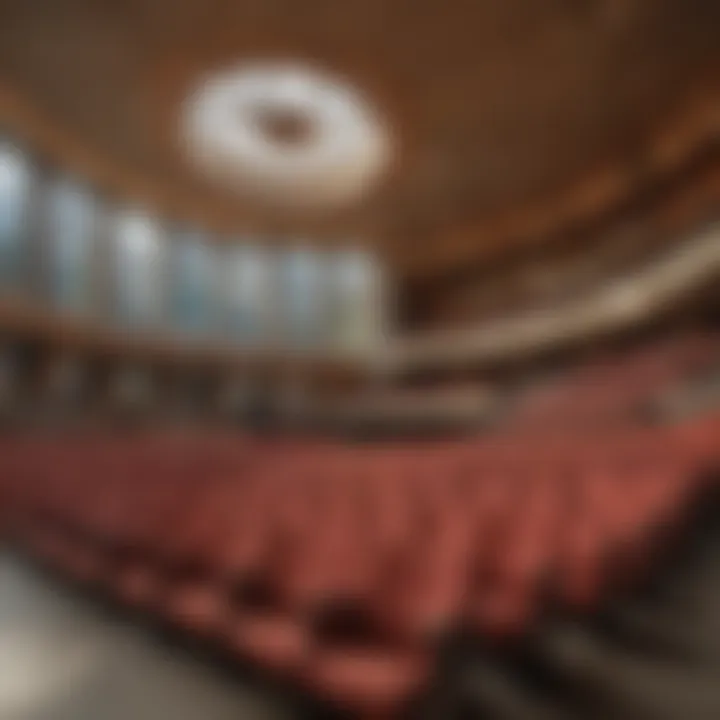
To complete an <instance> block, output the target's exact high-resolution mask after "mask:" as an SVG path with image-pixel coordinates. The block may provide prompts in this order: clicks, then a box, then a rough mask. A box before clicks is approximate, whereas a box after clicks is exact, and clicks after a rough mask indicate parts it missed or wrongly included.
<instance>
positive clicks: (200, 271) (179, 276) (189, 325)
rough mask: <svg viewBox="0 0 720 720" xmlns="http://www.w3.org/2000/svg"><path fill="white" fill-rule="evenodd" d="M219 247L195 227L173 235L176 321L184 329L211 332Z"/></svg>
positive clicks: (184, 330)
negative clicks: (195, 230)
mask: <svg viewBox="0 0 720 720" xmlns="http://www.w3.org/2000/svg"><path fill="white" fill-rule="evenodd" d="M216 260H217V248H216V247H214V246H212V245H210V244H208V243H207V242H206V241H205V238H203V236H202V235H201V234H200V233H198V232H192V231H182V232H180V233H178V234H177V235H176V236H175V237H174V238H173V244H172V265H171V270H170V287H171V295H170V297H171V312H172V319H173V324H174V326H175V327H176V328H178V329H179V330H181V331H183V332H190V333H193V334H197V333H202V334H206V333H208V332H209V331H210V330H211V329H212V327H213V325H214V310H215V308H216V301H215V298H214V292H215V280H216V277H215V276H216V274H217V271H218V264H219V263H218V262H217V261H216Z"/></svg>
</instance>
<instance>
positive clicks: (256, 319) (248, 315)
mask: <svg viewBox="0 0 720 720" xmlns="http://www.w3.org/2000/svg"><path fill="white" fill-rule="evenodd" d="M272 261H273V256H272V254H270V253H268V252H266V251H264V250H261V249H260V248H257V247H254V246H251V245H243V246H239V247H230V248H226V249H224V250H223V253H222V258H221V262H222V266H221V281H222V299H223V326H224V327H225V330H226V333H227V337H228V338H229V339H232V340H233V341H234V342H239V343H241V344H246V345H257V344H261V343H263V342H265V341H266V340H267V338H268V336H269V334H270V323H271V314H272V313H271V302H272V272H273V268H272Z"/></svg>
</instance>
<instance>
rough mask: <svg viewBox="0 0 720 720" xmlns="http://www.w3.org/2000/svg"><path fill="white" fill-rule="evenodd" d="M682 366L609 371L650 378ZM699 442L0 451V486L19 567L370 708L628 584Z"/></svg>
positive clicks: (489, 440) (697, 466) (696, 463)
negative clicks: (448, 665)
mask: <svg viewBox="0 0 720 720" xmlns="http://www.w3.org/2000/svg"><path fill="white" fill-rule="evenodd" d="M689 354H690V355H692V353H689ZM678 356H680V357H682V358H683V361H682V362H681V361H680V360H676V358H677V357H678ZM686 357H687V356H686V355H685V354H684V353H683V352H680V353H679V354H675V352H674V351H673V353H670V352H669V351H668V354H667V355H664V356H663V359H657V360H653V358H652V357H651V355H648V356H647V357H644V358H643V359H642V361H638V360H637V358H635V361H634V362H635V364H634V365H632V363H631V365H632V367H633V370H632V371H631V370H630V369H627V370H626V372H623V371H622V368H618V369H617V371H616V372H615V373H614V374H613V373H610V375H612V376H613V378H614V380H613V383H615V382H616V383H617V384H618V388H624V389H627V388H628V386H631V385H632V384H633V382H635V381H636V380H638V379H639V378H644V377H648V376H652V378H653V382H654V383H659V382H661V381H662V382H664V381H665V379H666V378H667V377H668V375H673V376H676V369H677V368H678V367H680V366H682V367H685V365H684V362H685V361H684V358H686ZM670 358H672V360H670ZM638 368H642V371H641V370H640V369H638ZM650 368H656V370H657V372H656V374H653V373H650ZM613 383H610V385H611V386H612V387H613V388H615V385H614V384H613ZM648 384H649V381H648ZM571 385H572V383H571ZM606 389H607V388H606ZM611 394H616V395H620V394H622V393H621V392H620V390H619V389H617V393H615V392H614V391H613V392H612V393H611ZM570 395H572V393H570V394H569V395H568V397H570ZM719 440H720V416H718V415H707V416H705V417H701V418H695V419H690V420H685V421H683V422H680V423H676V424H672V425H655V426H646V427H643V426H640V425H639V424H638V425H632V424H630V423H617V424H605V425H602V426H600V425H593V424H583V423H579V424H577V425H576V426H574V427H573V426H571V425H570V426H569V425H566V424H562V423H561V424H560V425H559V426H552V425H548V427H546V428H545V427H540V426H537V425H533V426H522V425H518V426H517V427H515V428H513V429H509V430H505V431H504V432H501V433H497V434H494V435H487V436H484V437H479V438H476V439H474V440H467V439H465V440H462V441H453V442H449V441H442V442H436V443H426V444H420V443H411V442H404V443H402V442H393V443H388V444H384V445H383V444H368V445H352V444H343V443H341V442H334V443H323V442H320V441H310V440H304V441H302V442H301V441H291V440H283V439H278V438H275V439H263V438H254V437H250V436H239V437H238V436H236V435H230V434H226V435H222V434H217V433H215V434H213V433H207V434H200V433H195V434H185V435H170V434H165V435H163V434H157V433H156V434H147V435H144V436H142V435H136V436H133V437H124V438H123V437H113V436H109V435H102V434H98V435H97V436H95V437H90V436H85V437H81V436H78V437H76V438H75V439H70V438H67V437H66V438H62V439H60V438H55V439H53V438H49V437H48V438H44V439H42V438H35V439H30V438H27V439H12V440H11V439H7V440H6V441H5V444H4V446H3V447H2V450H1V451H0V481H1V485H2V488H1V489H2V493H3V496H4V498H5V500H4V505H5V508H6V517H7V519H8V522H9V529H10V532H11V533H12V534H13V536H14V538H15V539H16V540H17V542H19V543H21V544H22V545H23V546H24V547H26V548H27V549H28V550H30V551H31V552H33V553H35V554H36V555H38V556H39V557H40V558H42V559H44V560H45V561H47V562H49V563H51V564H53V565H55V566H57V567H58V568H60V569H62V570H63V571H64V572H66V573H68V574H69V575H71V576H73V577H75V578H76V579H78V580H80V581H82V582H83V583H88V584H90V585H92V586H95V587H97V588H99V589H104V590H105V591H107V592H110V593H112V594H113V595H114V596H115V597H117V598H118V599H119V600H120V601H122V602H123V603H126V604H128V605H131V606H133V607H135V608H136V609H140V610H142V611H144V612H149V613H152V614H156V615H157V616H158V617H161V618H163V619H165V620H166V621H168V622H170V623H172V624H174V625H176V626H177V627H180V628H183V629H184V630H186V631H188V632H191V633H194V634H196V635H198V636H201V637H203V638H206V639H207V640H209V641H214V642H216V643H218V644H220V645H222V646H223V647H224V648H225V650H226V651H228V652H230V653H232V654H235V655H238V656H241V657H244V658H246V659H250V660H252V661H254V662H256V663H257V664H259V665H261V666H262V667H264V668H266V669H267V670H269V671H271V672H273V673H276V674H278V675H280V676H282V677H287V678H291V679H293V680H295V681H296V682H300V683H302V684H304V685H305V686H306V687H308V688H310V689H311V690H313V691H315V692H317V693H319V694H321V695H322V696H323V697H327V698H330V699H332V700H334V701H336V702H337V703H339V704H340V705H343V706H345V707H349V708H351V709H353V710H354V711H356V712H359V713H361V714H363V715H376V714H378V713H388V712H391V713H394V712H395V711H397V710H399V709H400V708H401V707H403V705H404V704H405V703H406V702H408V700H409V699H410V698H412V697H413V696H414V695H415V694H416V693H418V692H420V690H421V688H422V687H423V686H424V683H425V682H426V681H427V680H428V678H429V677H430V674H431V672H432V668H433V662H434V660H435V656H436V652H435V651H436V650H437V648H438V647H439V643H440V642H441V640H442V639H443V638H444V637H445V636H446V635H447V634H448V633H451V632H453V631H457V630H461V631H463V632H465V633H469V634H473V635H477V636H482V637H485V638H488V639H489V640H492V642H501V641H502V642H508V641H510V640H511V639H513V638H517V637H519V636H522V635H523V633H525V632H526V631H527V630H528V629H529V628H530V627H531V626H532V625H533V624H534V623H535V622H537V621H538V620H539V619H540V618H542V617H543V615H544V614H545V613H546V612H548V611H549V610H550V609H556V608H558V607H560V608H562V607H565V608H572V609H573V610H574V611H577V610H583V611H589V610H592V609H593V608H597V607H598V606H599V605H600V604H601V603H602V601H603V600H604V598H605V597H606V596H607V594H608V593H609V592H611V591H612V590H613V589H616V588H618V587H620V588H623V587H626V586H627V585H628V584H630V583H631V582H637V580H638V578H642V577H643V576H645V575H647V574H648V573H649V571H650V570H651V569H652V568H653V566H654V562H653V561H654V560H655V559H656V556H657V554H658V553H660V552H662V550H663V548H664V547H665V545H666V543H667V542H668V539H669V538H671V537H672V534H673V532H675V531H677V530H678V529H679V528H681V527H682V523H683V519H684V518H686V517H687V513H689V512H690V511H691V510H692V509H693V507H695V506H696V504H697V503H698V502H699V501H700V500H701V499H704V498H706V497H707V493H708V492H710V490H711V487H710V485H711V483H710V481H711V479H712V474H711V472H710V471H711V470H713V469H717V467H718V465H720V442H718V441H719Z"/></svg>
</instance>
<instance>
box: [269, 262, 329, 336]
mask: <svg viewBox="0 0 720 720" xmlns="http://www.w3.org/2000/svg"><path fill="white" fill-rule="evenodd" d="M327 269H328V268H327V264H326V261H325V258H324V256H323V255H322V254H320V253H318V252H316V251H313V250H306V249H300V248H297V249H293V250H290V251H288V252H287V253H285V254H284V257H283V261H282V274H281V285H280V287H281V295H282V309H281V313H282V318H283V323H282V327H283V331H284V335H285V338H286V339H287V341H288V343H289V344H290V345H291V346H293V347H301V348H312V347H317V346H319V345H322V344H323V342H324V341H325V339H326V338H327V312H326V304H325V300H326V292H325V285H326V283H327V280H328V277H327Z"/></svg>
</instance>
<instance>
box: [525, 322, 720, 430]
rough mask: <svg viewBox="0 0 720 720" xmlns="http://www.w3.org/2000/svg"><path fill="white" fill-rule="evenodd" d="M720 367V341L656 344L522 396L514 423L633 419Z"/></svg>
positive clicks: (702, 338)
mask: <svg viewBox="0 0 720 720" xmlns="http://www.w3.org/2000/svg"><path fill="white" fill-rule="evenodd" d="M718 366H720V337H718V336H717V335H716V334H708V333H696V334H692V335H684V336H681V337H679V338H672V339H669V340H665V341H663V342H654V343H650V344H649V345H648V344H646V345H644V346H642V347H641V348H640V349H639V350H634V351H631V352H629V353H626V354H625V355H624V357H623V358H622V360H621V361H618V359H617V357H616V356H609V357H606V358H604V359H603V360H596V361H593V362H590V363H586V364H584V365H581V366H580V367H578V368H577V369H576V370H574V371H571V372H570V373H566V374H563V375H562V376H561V377H560V378H559V380H557V381H555V382H548V383H544V384H542V385H540V386H538V387H537V388H533V389H531V390H530V391H529V392H527V393H526V394H524V395H522V396H521V398H520V400H519V402H518V404H517V407H516V408H515V412H514V413H513V414H512V422H513V424H514V425H516V426H517V425H522V426H531V427H534V426H547V424H548V423H551V424H553V425H560V424H563V425H573V424H577V423H578V422H583V423H594V424H597V423H599V422H600V423H602V422H608V421H612V422H617V421H618V420H623V419H624V420H633V413H637V411H638V410H639V409H642V407H643V405H644V404H646V403H648V402H650V401H652V400H653V399H655V398H656V396H657V395H658V394H659V393H662V392H665V391H668V390H672V389H673V387H674V386H675V385H677V384H680V383H682V382H684V381H687V380H688V379H689V378H692V377H694V376H696V375H698V374H702V373H703V372H704V371H706V370H707V369H709V368H712V367H715V368H717V367H718Z"/></svg>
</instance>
